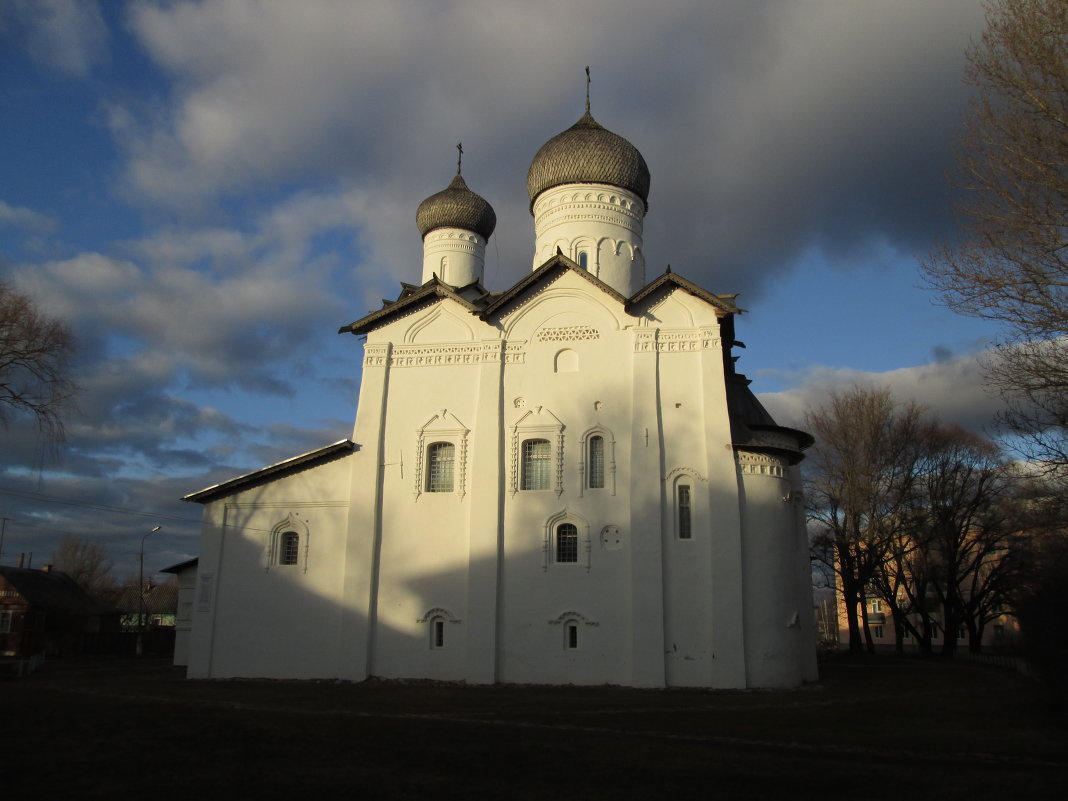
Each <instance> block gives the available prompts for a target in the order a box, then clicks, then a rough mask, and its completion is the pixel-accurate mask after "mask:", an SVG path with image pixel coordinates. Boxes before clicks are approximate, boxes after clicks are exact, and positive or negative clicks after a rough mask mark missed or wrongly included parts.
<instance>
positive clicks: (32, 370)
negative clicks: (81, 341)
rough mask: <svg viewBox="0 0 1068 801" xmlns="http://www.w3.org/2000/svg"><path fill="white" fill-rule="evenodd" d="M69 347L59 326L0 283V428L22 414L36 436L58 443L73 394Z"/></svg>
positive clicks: (67, 335)
mask: <svg viewBox="0 0 1068 801" xmlns="http://www.w3.org/2000/svg"><path fill="white" fill-rule="evenodd" d="M72 347H73V338H72V336H71V333H70V331H69V330H68V329H67V327H66V326H65V325H63V323H61V322H60V321H58V320H55V319H53V318H51V317H48V316H47V315H45V314H42V313H41V312H40V311H39V310H38V308H37V307H36V306H35V305H34V303H33V301H32V300H31V299H30V297H29V296H28V295H24V294H22V293H20V292H16V291H15V290H13V289H12V288H11V287H10V286H8V285H7V284H6V283H4V282H3V281H0V424H2V425H4V426H5V427H6V426H7V424H8V423H9V422H10V420H9V416H10V415H11V414H28V415H30V416H31V417H33V419H34V421H35V423H36V424H37V427H38V428H39V429H40V430H41V431H43V432H45V433H46V434H48V435H49V436H50V437H52V438H53V439H62V437H63V420H62V416H61V415H62V413H63V411H64V410H65V409H66V408H67V406H68V405H69V402H70V399H71V396H72V394H73V391H74V385H73V383H72V382H71V380H70V378H69V374H68V359H69V356H70V353H71V349H72Z"/></svg>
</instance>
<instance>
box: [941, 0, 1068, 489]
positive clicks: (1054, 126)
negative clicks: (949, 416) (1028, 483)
mask: <svg viewBox="0 0 1068 801" xmlns="http://www.w3.org/2000/svg"><path fill="white" fill-rule="evenodd" d="M967 57H968V68H967V72H966V79H967V81H968V82H969V83H971V84H973V85H974V86H976V87H977V90H978V91H977V94H976V96H975V99H974V101H973V103H972V107H971V112H970V114H969V116H968V118H967V120H966V123H965V125H964V129H963V132H962V135H961V143H960V148H959V152H958V157H957V163H958V174H957V183H958V184H959V186H960V188H961V189H962V190H963V192H962V200H961V203H960V206H959V212H960V217H961V223H962V231H961V239H960V241H959V243H958V244H956V245H953V246H946V247H943V248H941V249H940V250H938V251H936V252H935V253H934V254H933V255H932V256H931V257H930V258H929V259H928V260H927V261H926V262H925V263H924V264H923V269H924V271H925V273H926V276H927V278H928V281H929V283H930V284H931V285H932V286H933V287H934V288H935V289H936V290H938V291H939V292H940V295H941V299H942V301H943V302H944V303H945V304H946V305H947V306H949V307H950V308H952V309H953V310H955V311H957V312H959V313H961V314H965V315H970V316H973V317H979V318H985V319H989V320H993V321H996V322H998V323H1001V324H1002V325H1003V327H1004V331H1005V337H1006V338H1005V340H1004V343H1003V345H1002V347H1001V348H999V352H998V353H997V355H996V356H995V357H993V358H991V359H990V360H988V364H987V370H988V374H989V379H990V381H991V382H992V384H993V385H994V386H995V387H997V388H998V389H999V390H1000V391H1001V392H1002V393H1003V394H1004V396H1005V397H1006V399H1007V400H1008V401H1009V407H1010V411H1009V413H1008V415H1007V419H1008V422H1009V423H1010V424H1011V425H1012V426H1013V428H1014V429H1015V430H1016V432H1017V433H1018V434H1021V435H1023V437H1024V441H1025V443H1026V445H1027V446H1028V447H1027V450H1028V453H1029V455H1031V456H1032V457H1034V458H1036V459H1041V460H1043V461H1045V462H1046V463H1047V464H1048V465H1050V466H1051V467H1053V468H1059V467H1064V466H1068V226H1066V225H1065V221H1066V220H1068V3H1065V2H1064V0H991V2H989V4H988V5H987V29H986V32H985V33H984V34H983V37H982V39H981V41H980V42H978V43H976V44H974V45H973V46H972V47H971V48H969V50H968V52H967Z"/></svg>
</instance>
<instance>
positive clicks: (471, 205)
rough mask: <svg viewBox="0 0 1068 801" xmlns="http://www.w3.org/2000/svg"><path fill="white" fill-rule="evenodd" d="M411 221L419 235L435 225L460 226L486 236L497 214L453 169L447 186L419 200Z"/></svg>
mask: <svg viewBox="0 0 1068 801" xmlns="http://www.w3.org/2000/svg"><path fill="white" fill-rule="evenodd" d="M415 222H416V225H418V226H419V233H420V234H421V235H422V236H423V238H426V235H427V234H428V233H430V232H431V231H433V230H434V229H435V228H460V229H463V230H464V231H474V232H475V233H476V234H479V235H480V236H481V237H482V238H483V239H489V238H490V234H492V233H493V229H494V228H496V227H497V215H496V214H495V213H494V212H493V207H492V206H491V205H490V204H489V203H487V202H486V201H485V199H484V198H482V197H481V196H480V195H476V194H475V193H474V192H472V191H471V190H470V189H468V188H467V184H465V183H464V179H463V176H462V175H460V174H459V173H457V174H456V177H455V178H453V179H452V183H451V184H449V188H448V189H443V190H442V191H440V192H438V193H437V194H436V195H431V196H430V197H428V198H427V199H426V200H424V201H423V202H422V203H420V204H419V210H418V211H417V212H416V213H415Z"/></svg>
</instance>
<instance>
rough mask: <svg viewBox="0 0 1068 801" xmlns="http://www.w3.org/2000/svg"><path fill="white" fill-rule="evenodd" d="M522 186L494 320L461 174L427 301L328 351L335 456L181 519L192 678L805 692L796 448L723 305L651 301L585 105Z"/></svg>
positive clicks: (803, 442)
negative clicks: (512, 266) (356, 386)
mask: <svg viewBox="0 0 1068 801" xmlns="http://www.w3.org/2000/svg"><path fill="white" fill-rule="evenodd" d="M527 186H528V190H529V195H530V210H531V213H532V215H533V217H534V256H533V270H532V271H531V272H530V273H529V274H527V275H526V277H524V278H523V279H522V280H521V281H519V283H517V284H516V285H514V286H512V287H510V288H508V289H505V290H504V291H499V292H498V291H493V290H492V289H488V288H486V287H485V286H483V283H482V281H483V265H484V260H485V250H486V243H487V240H488V239H489V238H490V236H491V235H492V234H493V230H494V226H495V224H496V216H495V214H494V212H493V209H492V208H491V207H490V205H489V204H488V203H487V202H486V201H485V200H484V199H483V198H481V197H479V196H478V195H477V194H475V193H474V192H472V191H471V190H470V189H468V187H467V185H466V184H465V182H464V180H463V178H462V177H461V175H460V174H459V172H458V173H457V175H456V177H455V178H454V179H453V181H452V183H451V184H450V185H449V186H448V188H446V189H445V190H444V191H441V192H438V193H437V194H435V195H433V196H431V197H429V198H427V199H426V200H425V201H423V203H422V204H421V205H420V206H419V209H418V214H417V223H418V227H419V231H420V233H421V234H422V237H423V254H424V255H423V264H422V275H421V278H420V283H418V284H402V288H401V292H400V294H399V296H398V298H397V300H395V301H392V302H385V303H384V305H383V307H382V308H381V309H379V310H377V311H375V312H373V313H371V314H369V315H367V316H366V317H363V318H362V319H359V320H357V321H356V322H354V323H351V324H349V325H346V326H344V327H343V328H342V329H341V331H342V333H351V334H354V335H356V336H358V337H361V338H362V339H363V374H362V382H361V385H360V395H359V406H358V408H357V412H356V423H355V429H354V431H353V435H352V439H351V440H344V441H341V442H338V443H335V444H333V445H329V446H327V447H325V448H322V449H320V450H317V451H313V452H311V453H306V454H303V455H301V456H297V457H294V458H292V459H289V460H287V461H285V462H281V463H279V464H275V465H271V466H270V467H266V468H264V469H262V470H258V471H256V472H253V473H250V474H248V475H244V476H240V477H238V478H234V479H232V480H230V481H227V482H224V483H222V484H218V485H216V486H213V487H209V488H207V489H204V490H201V491H199V492H195V493H192V494H190V495H188V496H186V497H185V498H184V500H187V501H193V502H196V503H200V504H203V506H204V515H203V530H202V534H201V541H200V553H199V564H198V575H197V590H196V599H195V604H194V610H193V623H192V632H191V638H190V650H189V655H188V659H189V663H188V675H189V676H190V677H191V678H209V677H210V678H223V677H277V678H341V679H351V680H361V679H364V678H367V677H369V676H378V677H385V678H418V679H437V680H449V681H462V682H468V683H477V684H485V683H494V682H517V683H540V684H617V685H630V686H638V687H674V686H693V687H720V688H745V687H792V686H796V685H798V684H801V683H802V682H804V681H810V680H814V679H815V678H816V659H815V636H814V630H813V620H812V592H811V581H810V576H809V567H808V543H807V538H806V534H805V526H804V508H803V503H802V499H801V492H800V487H801V482H800V476H799V470H798V467H797V465H798V463H799V462H800V461H801V459H802V451H803V450H804V449H805V448H806V447H807V446H808V445H809V444H811V441H812V440H811V438H810V437H809V436H808V435H807V434H805V433H803V432H800V431H796V430H794V429H790V428H785V427H782V426H778V425H776V424H775V421H774V420H772V419H771V417H770V416H769V415H768V413H767V412H766V411H765V410H764V408H763V407H762V406H761V405H760V403H759V402H758V401H757V399H756V397H755V396H754V395H753V394H752V393H751V392H750V390H749V388H748V383H749V382H748V381H747V380H746V378H745V377H744V376H743V375H740V374H739V373H737V372H735V369H734V357H733V356H732V347H733V346H735V345H737V344H740V343H737V342H736V341H735V332H734V325H735V318H736V316H737V315H738V314H739V311H740V310H739V308H738V307H737V306H736V305H735V300H734V296H733V295H717V294H713V293H712V292H709V291H708V290H706V289H703V288H702V287H700V286H697V285H696V284H694V283H693V282H691V281H688V280H687V279H685V278H684V277H682V276H681V275H678V274H675V273H672V272H670V270H669V271H667V272H665V273H664V274H662V275H658V276H655V277H654V278H653V279H652V280H647V277H646V273H645V253H644V250H643V245H642V226H643V220H644V217H645V213H646V210H647V200H648V195H649V170H648V168H647V167H646V164H645V160H644V159H643V158H642V156H641V154H640V153H639V152H638V150H637V149H636V148H635V147H634V146H633V145H632V144H631V143H630V142H628V141H627V140H626V139H624V138H622V137H620V136H618V135H616V134H614V133H612V132H610V131H608V130H606V129H605V128H603V127H602V126H601V125H599V124H598V123H597V122H596V121H595V120H594V119H593V117H592V116H591V115H590V113H589V107H588V104H587V110H586V113H585V114H584V115H583V116H582V118H581V119H580V120H579V121H578V122H577V123H575V125H573V126H572V127H570V128H568V129H567V130H566V131H564V132H563V133H560V134H559V135H557V136H555V137H553V138H552V139H550V140H549V141H548V142H547V143H546V144H545V145H544V146H543V147H542V148H541V150H539V151H538V153H537V155H536V156H535V157H534V160H533V163H532V164H531V166H530V171H529V173H528V175H527ZM413 278H414V270H413Z"/></svg>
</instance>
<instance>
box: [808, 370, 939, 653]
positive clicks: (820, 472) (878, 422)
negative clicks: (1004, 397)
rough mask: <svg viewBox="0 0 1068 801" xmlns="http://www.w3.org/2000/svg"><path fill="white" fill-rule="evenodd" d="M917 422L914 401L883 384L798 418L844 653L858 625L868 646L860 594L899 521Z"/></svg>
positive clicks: (854, 646) (820, 554)
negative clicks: (838, 605)
mask: <svg viewBox="0 0 1068 801" xmlns="http://www.w3.org/2000/svg"><path fill="white" fill-rule="evenodd" d="M924 425H925V422H924V419H923V411H922V409H921V408H920V407H919V406H917V405H915V404H912V403H907V404H898V403H896V402H895V401H894V400H893V398H892V397H891V396H890V391H889V390H888V389H864V388H861V387H854V388H853V389H852V390H850V391H848V392H846V393H843V394H832V395H831V397H830V399H829V400H828V401H827V403H826V404H824V405H823V406H821V407H820V408H818V409H816V410H814V411H811V412H809V413H808V414H807V415H806V417H805V427H806V429H807V430H808V431H810V432H811V433H812V434H813V436H815V438H816V445H815V447H814V448H813V449H812V450H811V451H809V456H808V461H807V462H806V464H807V469H806V490H805V497H806V499H807V503H808V513H809V517H810V519H811V520H812V521H813V523H814V525H815V526H816V528H817V530H818V533H817V536H816V538H815V541H814V548H813V555H814V558H816V559H821V560H822V561H824V562H825V563H827V562H829V564H828V566H829V567H831V568H832V569H833V570H834V571H835V572H836V573H837V574H838V579H839V588H840V590H841V593H842V600H843V603H844V604H845V610H846V622H847V626H848V629H849V650H850V651H851V652H859V651H862V650H863V649H864V643H863V642H862V640H861V629H862V628H863V630H864V640H865V641H866V643H867V648H868V650H870V651H871V650H874V644H873V641H872V638H871V633H870V631H869V630H868V626H867V612H866V604H865V601H866V600H867V598H868V596H869V594H870V592H871V585H872V580H873V578H874V577H875V575H876V572H877V571H878V570H879V569H880V567H881V566H882V565H883V563H884V562H885V561H886V560H887V558H888V555H889V553H890V549H891V545H892V543H893V541H894V539H895V537H897V536H898V535H899V531H900V529H901V527H902V526H903V524H904V523H905V521H906V517H905V515H906V513H907V511H908V508H909V497H910V492H911V487H912V482H913V480H914V477H915V465H916V462H917V459H918V458H919V451H918V448H917V444H918V443H919V442H920V441H921V440H922V436H921V429H922V428H923V426H924ZM858 609H859V610H862V614H863V617H862V618H858V616H857V610H858Z"/></svg>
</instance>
